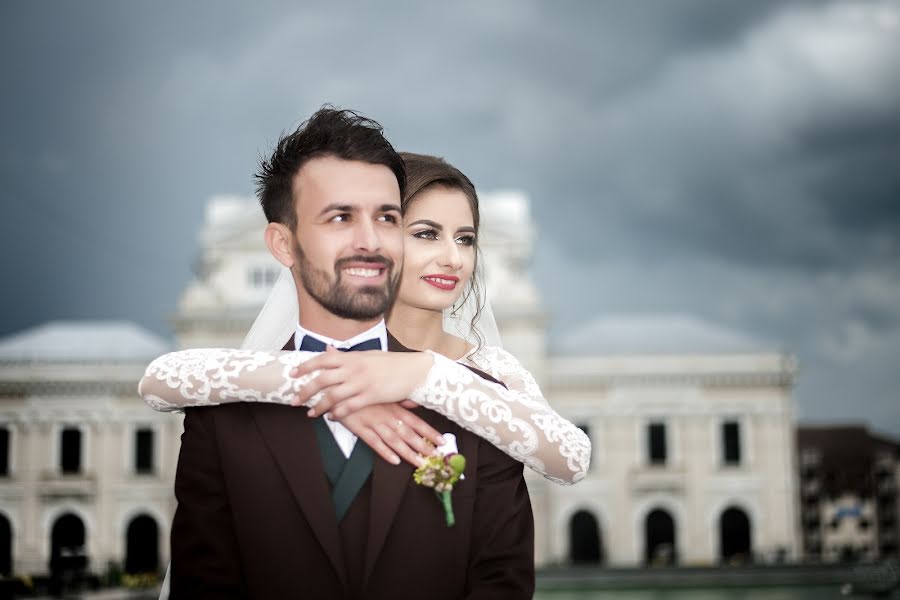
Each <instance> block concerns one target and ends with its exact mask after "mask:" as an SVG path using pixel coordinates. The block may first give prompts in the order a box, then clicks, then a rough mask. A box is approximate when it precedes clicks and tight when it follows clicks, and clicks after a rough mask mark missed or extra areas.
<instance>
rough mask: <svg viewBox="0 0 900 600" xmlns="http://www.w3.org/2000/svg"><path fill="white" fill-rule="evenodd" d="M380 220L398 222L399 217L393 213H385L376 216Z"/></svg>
mask: <svg viewBox="0 0 900 600" xmlns="http://www.w3.org/2000/svg"><path fill="white" fill-rule="evenodd" d="M378 219H379V220H380V221H384V222H385V223H399V222H400V217H398V216H397V215H394V214H386V215H381V216H380V217H378Z"/></svg>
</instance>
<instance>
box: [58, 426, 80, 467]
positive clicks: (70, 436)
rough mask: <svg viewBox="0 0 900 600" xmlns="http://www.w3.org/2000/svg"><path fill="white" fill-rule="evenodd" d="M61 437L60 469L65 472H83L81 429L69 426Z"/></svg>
mask: <svg viewBox="0 0 900 600" xmlns="http://www.w3.org/2000/svg"><path fill="white" fill-rule="evenodd" d="M60 437H61V440H60V457H59V459H60V460H59V464H60V469H61V470H62V472H63V473H79V472H81V430H80V429H76V428H74V427H68V428H66V429H63V430H62V435H61V436H60Z"/></svg>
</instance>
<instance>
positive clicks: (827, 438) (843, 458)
mask: <svg viewBox="0 0 900 600" xmlns="http://www.w3.org/2000/svg"><path fill="white" fill-rule="evenodd" d="M797 447H798V449H799V451H800V453H801V455H802V453H803V452H804V451H809V450H813V451H815V452H816V453H817V454H818V459H819V464H820V465H821V466H822V467H823V468H824V469H825V478H824V481H823V487H824V489H825V490H826V491H827V492H829V493H839V492H841V491H844V490H853V491H857V492H867V491H869V490H870V487H871V485H872V471H873V468H874V466H875V462H876V459H877V457H878V455H879V454H887V455H890V456H892V457H893V459H894V460H898V459H900V442H897V441H895V440H891V439H889V438H886V437H882V436H879V435H875V434H872V433H871V432H870V431H869V430H868V429H867V428H866V427H865V426H864V425H838V426H809V425H804V426H800V427H797ZM801 461H802V456H801Z"/></svg>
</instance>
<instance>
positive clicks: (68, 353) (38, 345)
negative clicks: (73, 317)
mask: <svg viewBox="0 0 900 600" xmlns="http://www.w3.org/2000/svg"><path fill="white" fill-rule="evenodd" d="M170 350H172V345H171V344H170V343H169V342H168V341H166V340H165V339H163V338H161V337H160V336H158V335H156V334H154V333H151V332H150V331H147V330H146V329H144V328H142V327H140V326H139V325H137V324H135V323H132V322H130V321H90V320H84V321H50V322H48V323H45V324H43V325H39V326H37V327H33V328H31V329H26V330H25V331H22V332H19V333H16V334H13V335H10V336H7V337H4V338H0V361H3V362H35V361H36V362H54V361H61V362H72V361H78V362H81V361H84V362H121V361H131V360H139V361H144V360H148V359H152V358H154V357H156V356H159V355H160V354H164V353H166V352H168V351H170Z"/></svg>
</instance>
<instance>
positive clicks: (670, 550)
mask: <svg viewBox="0 0 900 600" xmlns="http://www.w3.org/2000/svg"><path fill="white" fill-rule="evenodd" d="M676 548H677V546H676V545H675V521H674V520H673V519H672V515H670V514H669V513H668V512H667V511H665V510H663V509H661V508H657V509H656V510H651V511H650V512H649V513H648V514H647V518H646V520H645V522H644V561H645V562H646V563H647V564H648V565H674V564H676V563H677V561H678V556H677V553H676Z"/></svg>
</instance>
